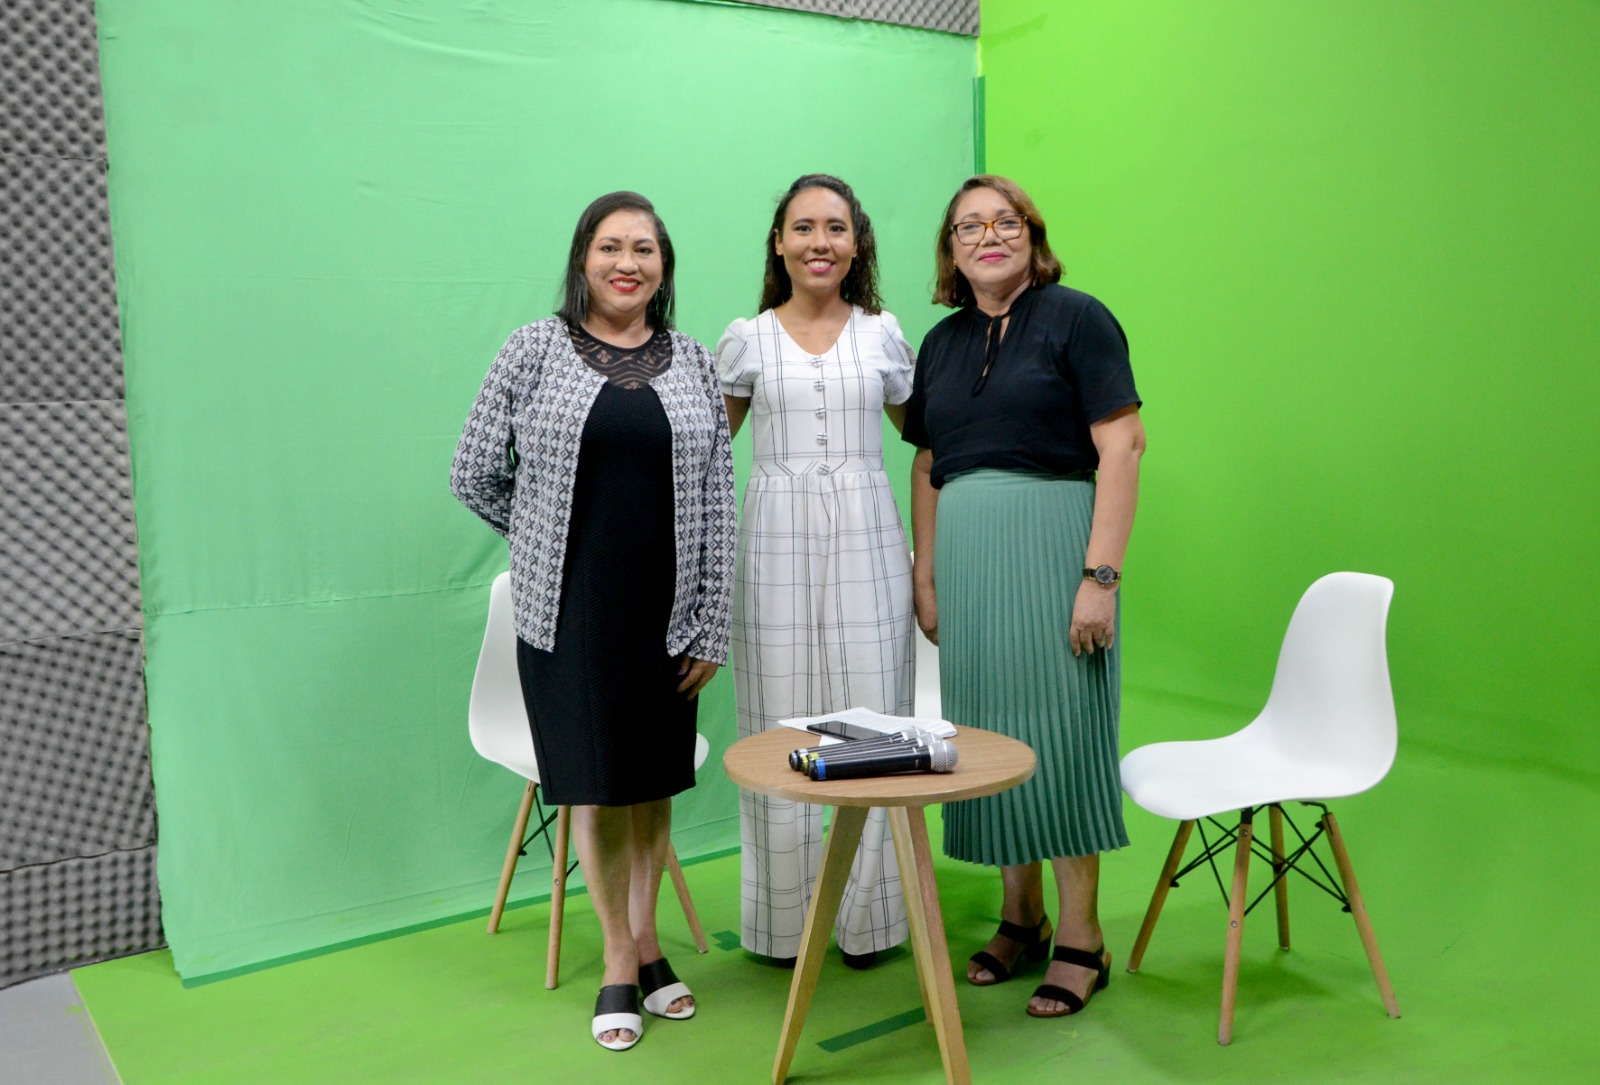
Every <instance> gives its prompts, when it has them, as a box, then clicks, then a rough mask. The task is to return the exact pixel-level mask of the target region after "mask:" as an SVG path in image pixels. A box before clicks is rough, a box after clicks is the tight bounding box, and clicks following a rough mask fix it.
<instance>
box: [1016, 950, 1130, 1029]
mask: <svg viewBox="0 0 1600 1085" xmlns="http://www.w3.org/2000/svg"><path fill="white" fill-rule="evenodd" d="M1050 959H1051V960H1053V961H1060V962H1062V963H1063V964H1075V965H1077V966H1078V967H1079V968H1092V969H1094V970H1095V971H1096V972H1098V973H1099V975H1097V976H1096V977H1095V981H1094V986H1092V987H1090V988H1089V993H1088V994H1087V995H1085V996H1084V997H1083V998H1079V997H1078V994H1077V992H1076V991H1069V990H1067V989H1066V988H1065V987H1057V986H1056V985H1055V984H1053V983H1041V984H1040V985H1039V986H1037V987H1035V988H1034V989H1033V996H1032V997H1033V998H1049V999H1054V1000H1055V1001H1056V1002H1062V1003H1065V1004H1066V1007H1067V1008H1066V1009H1064V1010H1051V1011H1048V1012H1046V1011H1043V1010H1036V1009H1034V1008H1033V1005H1032V1003H1031V1001H1030V1003H1029V1006H1028V1016H1029V1017H1071V1016H1072V1015H1073V1014H1075V1013H1081V1012H1083V1008H1084V1007H1085V1006H1087V1005H1088V1004H1089V999H1091V998H1093V997H1094V993H1095V992H1096V991H1100V990H1104V989H1105V987H1106V985H1107V984H1109V983H1110V982H1111V954H1109V953H1107V952H1106V948H1105V947H1104V946H1101V947H1100V948H1099V949H1097V950H1095V951H1094V952H1093V953H1090V952H1089V951H1088V950H1086V949H1075V948H1073V947H1072V946H1057V947H1056V951H1055V952H1054V953H1052V954H1051V955H1050Z"/></svg>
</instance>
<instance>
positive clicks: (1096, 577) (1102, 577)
mask: <svg viewBox="0 0 1600 1085" xmlns="http://www.w3.org/2000/svg"><path fill="white" fill-rule="evenodd" d="M1083 579H1085V580H1092V581H1094V582H1095V583H1096V584H1099V585H1100V586H1101V587H1102V588H1109V587H1111V585H1113V584H1115V583H1117V581H1119V580H1121V579H1122V574H1121V573H1119V572H1117V570H1115V569H1113V568H1112V567H1111V566H1109V565H1096V566H1095V567H1094V568H1093V569H1085V570H1084V571H1083Z"/></svg>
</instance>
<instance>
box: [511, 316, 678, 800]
mask: <svg viewBox="0 0 1600 1085" xmlns="http://www.w3.org/2000/svg"><path fill="white" fill-rule="evenodd" d="M572 339H573V345H574V346H575V347H576V348H577V350H578V354H579V356H580V357H582V358H583V360H584V361H585V363H587V364H588V365H590V366H591V367H593V368H594V369H596V370H597V371H599V372H601V373H603V374H605V376H606V383H605V384H604V385H602V386H601V388H600V392H599V394H598V395H597V396H596V398H595V401H594V406H593V407H592V408H591V409H590V411H589V418H588V420H587V422H586V423H585V424H584V428H583V437H582V441H581V443H580V445H579V450H578V473H577V479H576V482H575V484H574V489H573V495H572V515H571V522H570V525H569V527H568V536H567V558H566V568H565V570H564V572H563V576H562V585H561V609H560V617H559V619H558V620H557V623H556V636H555V648H554V650H553V651H549V652H546V651H542V650H540V649H538V648H534V647H532V646H531V645H529V644H528V643H527V642H525V641H521V640H519V641H518V644H517V665H518V670H519V672H520V675H521V678H522V694H523V698H524V700H525V701H526V703H527V707H528V719H529V722H530V723H531V725H532V728H533V745H534V751H535V753H536V755H537V756H538V760H539V776H540V787H541V789H542V791H543V793H544V797H545V801H547V802H551V803H556V804H559V805H577V804H583V805H588V804H595V805H600V806H630V805H632V804H634V803H640V802H650V801H652V800H656V799H664V798H667V797H669V796H672V795H676V794H677V793H678V792H680V791H685V790H687V789H688V788H690V787H693V786H694V746H695V717H696V707H697V705H698V703H699V702H698V701H697V700H688V699H686V698H685V697H684V696H683V695H682V694H681V693H679V692H677V686H678V683H679V682H681V681H682V678H681V677H680V676H679V674H678V660H677V659H676V658H674V657H672V656H669V655H668V654H667V650H666V643H667V624H668V621H669V619H670V617H671V614H672V601H673V590H674V585H675V577H676V568H677V566H676V540H675V536H674V526H673V525H674V517H673V490H672V428H671V426H670V425H669V424H668V422H667V416H666V412H665V411H663V410H662V407H661V401H660V400H659V399H658V398H657V397H656V393H655V391H654V389H652V388H651V387H650V385H649V384H648V383H647V381H648V379H649V378H650V377H653V376H658V375H659V374H661V373H663V372H665V371H666V369H667V368H668V367H669V366H670V365H671V364H672V343H671V340H670V338H669V337H668V336H667V334H666V333H665V332H657V333H656V335H655V336H654V337H652V338H651V339H650V341H649V342H647V343H645V344H644V345H643V346H640V347H636V348H633V349H631V350H629V349H624V348H620V347H614V346H611V345H609V344H606V343H602V342H600V341H599V340H597V339H595V338H593V337H592V336H590V335H589V334H588V333H586V332H584V331H582V330H581V329H574V331H573V336H572Z"/></svg>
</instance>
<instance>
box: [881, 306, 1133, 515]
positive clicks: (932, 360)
mask: <svg viewBox="0 0 1600 1085" xmlns="http://www.w3.org/2000/svg"><path fill="white" fill-rule="evenodd" d="M988 326H989V318H988V317H987V316H985V315H984V313H983V312H982V311H980V310H978V309H976V308H973V307H968V308H965V309H962V310H960V311H959V312H956V313H952V314H951V315H950V316H948V317H946V318H945V319H944V320H941V321H940V322H939V323H938V324H936V325H934V327H933V330H932V331H930V332H929V333H928V336H927V338H926V339H924V340H923V341H922V350H921V351H920V352H919V353H918V355H917V373H916V379H915V381H914V382H913V384H912V388H911V399H910V400H909V401H907V403H906V422H905V431H904V435H905V439H906V441H908V442H910V443H911V444H914V445H916V446H917V447H918V448H931V449H932V450H933V484H934V485H935V486H943V485H944V483H945V480H946V479H947V478H949V477H950V476H951V475H953V474H956V473H958V472H961V471H968V470H971V469H973V468H976V467H993V468H999V469H1002V470H1007V471H1029V472H1033V473H1037V474H1045V475H1070V474H1074V473H1081V472H1085V471H1093V470H1094V469H1095V468H1096V467H1098V466H1099V464H1100V456H1099V453H1098V452H1096V451H1095V447H1094V441H1093V440H1092V439H1091V438H1090V436H1089V426H1090V425H1091V424H1092V423H1095V422H1098V421H1100V420H1101V419H1103V418H1106V417H1107V416H1109V415H1111V414H1114V413H1116V412H1117V411H1119V410H1121V409H1122V408H1124V407H1129V406H1139V405H1140V403H1141V400H1140V399H1139V393H1138V390H1137V389H1135V388H1134V385H1133V369H1132V367H1131V366H1130V365H1129V364H1128V338H1127V336H1126V335H1124V334H1123V332H1122V325H1120V324H1118V323H1117V318H1116V317H1114V316H1112V315H1111V311H1110V310H1109V309H1107V308H1106V307H1105V306H1104V305H1102V304H1100V302H1099V301H1097V300H1095V299H1094V298H1092V297H1090V296H1089V295H1088V294H1085V293H1083V292H1082V291H1079V290H1072V289H1069V288H1068V287H1065V286H1057V285H1053V284H1052V285H1046V286H1039V287H1035V288H1033V289H1031V290H1028V291H1025V292H1024V293H1023V294H1022V296H1021V297H1019V298H1017V300H1016V301H1015V302H1014V303H1013V304H1012V306H1011V320H1010V323H1009V325H1008V326H1007V328H1006V334H1005V338H1004V339H1002V340H1001V341H1000V349H999V353H998V355H997V356H996V357H995V359H994V363H993V365H992V366H991V367H990V371H989V373H988V375H987V377H983V379H982V380H981V381H980V377H982V376H983V368H984V334H985V331H986V329H987V328H988Z"/></svg>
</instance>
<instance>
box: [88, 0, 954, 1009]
mask: <svg viewBox="0 0 1600 1085" xmlns="http://www.w3.org/2000/svg"><path fill="white" fill-rule="evenodd" d="M99 25H100V36H101V64H102V70H103V78H104V85H105V101H106V112H107V127H108V139H109V157H110V196H111V209H112V225H113V230H114V236H115V240H116V250H117V276H118V287H119V295H120V302H121V313H122V323H123V331H124V339H125V341H124V350H125V356H126V362H127V382H128V412H129V428H130V434H131V445H132V451H133V464H134V480H135V501H136V509H137V514H138V526H139V544H140V561H141V573H142V584H143V590H144V600H145V608H146V638H147V639H146V646H147V652H148V663H147V677H148V685H149V705H150V725H151V731H152V741H153V761H154V772H155V783H156V798H157V805H158V811H159V815H160V868H159V869H160V878H161V887H162V894H163V919H164V922H165V927H166V933H167V937H168V939H169V941H170V943H171V946H172V950H173V959H174V962H175V963H176V965H177V967H178V969H179V971H180V973H181V974H182V975H183V976H184V977H185V978H186V979H190V980H194V979H202V978H206V977H215V976H218V975H221V974H225V973H227V972H229V971H232V970H237V969H241V968H247V967H250V966H252V965H256V964H258V963H261V962H264V961H270V960H274V959H279V958H283V957H287V956H292V955H296V954H301V953H306V952H313V951H315V950H317V949H319V948H322V947H326V946H329V945H333V944H338V943H343V942H347V941H352V940H358V939H362V938H366V937H371V936H374V935H376V934H379V933H382V932H385V931H389V930H393V929H396V928H400V927H404V926H407V925H411V924H418V923H426V922H429V921H432V920H435V919H438V918H440V917H446V916H452V915H457V914H461V913H463V912H466V911H470V910H472V909H478V908H486V907H487V905H488V903H489V900H490V898H491V896H492V889H493V883H494V880H495V877H496V875H497V873H498V869H499V864H500V860H501V857H502V855H503V849H504V847H505V835H506V833H507V832H508V830H509V824H510V818H511V814H512V812H513V810H514V808H515V804H516V798H517V795H518V793H519V790H520V785H519V782H518V781H517V780H516V779H515V778H514V777H512V776H511V775H510V774H509V773H506V772H505V771H504V770H501V769H499V768H497V767H494V766H491V765H488V764H487V763H484V762H482V761H480V760H479V759H478V758H477V757H476V756H475V755H474V754H473V752H472V750H471V748H470V746H469V744H468V742H467V736H466V727H465V711H466V703H467V692H468V689H469V686H470V679H471V672H472V667H473V663H474V661H475V659H476V654H477V647H478V641H479V638H480V636H481V631H482V621H483V612H484V604H485V598H486V586H487V584H488V582H489V580H490V579H491V578H492V576H493V575H494V573H495V572H497V571H498V570H499V569H501V568H504V566H505V561H506V558H505V550H504V544H503V543H502V542H500V540H499V539H498V538H497V537H496V536H494V535H493V534H492V533H491V532H489V531H488V529H487V528H484V527H482V526H481V525H479V524H478V522H477V521H476V520H475V519H473V518H472V517H471V516H470V515H469V514H468V513H466V512H465V511H464V510H462V509H461V508H459V507H458V506H457V505H456V504H455V502H454V501H453V500H452V499H451V497H450V495H449V492H448V490H447V488H446V478H447V473H448V466H449V459H450V454H451V451H452V449H453V447H454V443H455V439H456V436H457V435H458V433H459V431H460V426H461V423H462V420H463V419H464V418H465V415H466V411H467V408H468V406H469V405H470V403H471V400H472V397H473V394H474V393H475V391H476V389H477V385H478V382H479V381H480V380H481V378H482V376H483V373H484V371H485V370H486V369H487V367H488V364H489V362H490V360H491V359H492V357H493V355H494V352H495V350H496V349H497V348H498V346H499V345H500V343H501V342H502V340H503V339H504V337H505V336H506V334H507V333H508V332H509V331H511V329H513V328H515V327H516V326H518V325H520V324H522V323H525V322H527V321H529V320H534V319H537V318H539V317H542V316H546V315H548V314H549V312H550V310H551V308H552V305H553V298H554V294H555V291H556V287H557V282H558V278H559V275H560V272H561V268H562V262H563V260H564V256H565V250H566V246H567V244H568V242H569V239H570V236H571V230H572V226H573V223H574V222H575V221H576V219H577V215H578V213H579V211H580V210H581V209H582V208H583V206H584V205H585V204H586V203H587V202H588V201H589V199H591V198H592V197H594V196H596V195H598V194H600V193H602V192H605V191H609V190H611V189H616V188H635V189H638V190H640V191H642V192H644V193H646V194H647V195H649V196H650V197H651V198H652V199H653V200H655V201H656V203H657V205H658V207H659V209H660V211H661V213H662V216H663V218H664V219H665V220H666V222H667V225H668V228H669V229H670V230H671V231H672V233H673V239H674V242H675V244H676V246H677V249H678V259H679V265H678V266H679V296H680V298H681V302H680V306H681V308H680V326H681V327H682V328H683V329H684V330H685V331H687V332H689V333H690V334H692V335H694V336H696V337H698V338H699V339H701V340H702V341H704V342H707V343H708V344H709V343H714V342H715V340H716V337H717V336H718V335H719V334H720V332H721V330H722V328H723V327H724V326H725V325H726V323H727V322H728V321H729V320H730V319H732V318H733V317H736V316H744V315H749V314H750V313H751V312H752V311H753V307H754V305H755V301H756V297H757V294H758V290H759V286H760V274H761V259H762V252H763V247H762V246H763V236H764V232H765V230H766V225H767V222H768V220H769V218H770V216H771V208H772V200H773V199H774V198H775V197H776V195H777V194H778V193H780V192H781V191H782V189H783V188H784V187H785V186H786V185H787V184H788V182H789V181H790V180H791V179H793V177H795V176H796V175H798V174H800V173H803V172H808V171H812V170H828V171H833V172H837V173H839V174H840V175H842V176H844V177H845V178H846V179H848V180H850V181H851V182H852V183H853V184H854V185H855V186H856V188H857V190H858V192H859V194H860V195H861V197H862V199H863V201H864V202H865V204H866V206H867V208H868V210H869V212H870V213H871V214H872V215H873V218H874V222H875V224H876V225H877V227H878V230H879V236H880V250H881V252H882V254H883V256H882V271H883V282H884V286H885V291H884V292H885V298H886V301H887V302H888V304H889V306H890V308H891V309H893V310H894V311H895V312H896V313H897V314H898V315H899V316H900V317H901V320H902V323H904V324H905V326H906V328H907V331H908V334H910V335H911V336H912V338H913V340H916V339H919V338H920V336H921V334H922V332H924V331H925V330H926V329H927V327H929V326H930V325H931V323H932V321H933V320H934V319H935V318H936V317H937V315H938V314H937V312H936V311H935V310H934V309H933V308H932V307H931V305H930V304H929V302H928V292H927V284H928V279H929V268H930V260H929V251H930V249H931V234H932V230H933V227H934V225H935V224H936V223H937V221H938V214H939V211H940V209H941V208H942V206H943V201H944V200H945V199H946V197H947V195H948V193H949V192H950V191H951V189H952V188H953V186H954V185H955V184H956V183H957V182H958V181H959V180H960V179H961V178H962V177H963V176H965V175H966V173H967V172H968V171H969V169H970V166H971V162H972V154H973V152H972V136H971V133H972V116H971V111H972V91H971V87H972V75H973V67H974V54H975V47H974V43H973V42H972V41H971V40H970V39H965V38H959V37H954V36H949V35H943V34H936V33H930V32H923V31H915V30H908V29H903V28H896V27H888V26H882V25H877V24H871V23H852V22H846V21H842V20H836V19H830V18H823V17H816V16H805V15H796V14H792V13H786V12H780V11H773V10H766V9H758V8H742V7H733V6H726V5H710V4H691V3H668V2H663V0H584V2H576V0H568V2H551V0H486V2H483V3H475V4H470V5H464V4H459V3H456V2H455V0H417V2H411V3H402V2H399V0H392V2H383V3H353V2H343V3H328V2H326V0H282V2H276V3H273V4H270V5H262V4H250V5H232V4H207V5H196V4H193V3H188V2H185V0H138V2H134V0H101V2H100V4H99ZM738 454H739V456H740V460H741V467H743V465H744V463H745V462H747V460H748V438H744V439H742V440H741V441H740V442H739V444H738ZM893 455H894V457H895V458H894V474H895V476H896V479H897V482H901V481H902V480H903V478H904V476H905V468H906V466H907V460H906V458H905V457H904V456H903V454H902V453H900V451H899V450H898V449H895V450H894V453H893ZM902 492H903V491H902ZM731 686H732V683H731V681H729V680H727V679H726V678H721V679H719V680H718V682H717V683H716V684H715V685H714V686H713V687H712V688H711V689H710V690H709V691H708V692H707V694H706V695H705V703H704V705H703V707H702V713H701V729H702V730H703V731H704V732H706V733H707V734H708V736H709V737H710V738H711V739H712V745H713V756H712V761H711V762H710V764H709V767H708V768H707V769H706V770H705V771H704V772H703V773H702V775H701V786H700V787H699V788H697V789H696V790H695V791H694V792H692V793H691V794H689V795H688V796H686V797H685V798H684V799H683V800H682V801H680V803H679V804H678V806H677V815H678V831H677V832H676V834H675V838H676V841H677V845H678V848H679V850H680V852H681V853H682V854H684V855H685V856H692V855H695V854H698V853H704V852H707V851H711V850H716V849H719V848H724V847H728V846H730V845H733V844H735V843H737V822H736V818H735V809H736V807H735V801H734V793H733V789H732V788H731V786H729V785H728V783H727V781H726V779H725V778H724V777H723V776H722V773H721V770H720V754H721V750H722V749H723V748H724V747H725V746H726V744H727V743H728V742H729V741H730V740H731V738H732V734H733V713H732V692H731ZM535 858H537V857H535ZM546 865H547V861H546V863H544V864H541V863H537V862H536V861H533V860H530V862H529V863H528V864H527V866H528V868H529V872H528V873H526V874H525V875H524V877H523V879H522V880H521V881H520V882H519V883H518V886H517V887H516V889H515V890H514V895H515V896H532V895H535V894H538V893H540V892H541V891H545V890H547V887H548V882H547V880H545V878H544V876H543V869H544V867H545V866H546Z"/></svg>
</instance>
